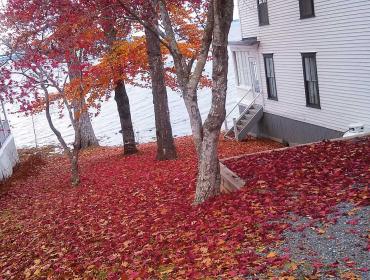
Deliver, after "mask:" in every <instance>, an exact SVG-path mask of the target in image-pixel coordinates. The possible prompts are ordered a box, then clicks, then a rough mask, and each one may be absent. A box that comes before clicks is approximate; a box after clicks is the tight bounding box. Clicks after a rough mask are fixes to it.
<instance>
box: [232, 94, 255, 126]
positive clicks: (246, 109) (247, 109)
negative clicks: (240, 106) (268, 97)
mask: <svg viewBox="0 0 370 280" xmlns="http://www.w3.org/2000/svg"><path fill="white" fill-rule="evenodd" d="M260 96H261V93H257V95H256V96H255V97H254V98H253V100H252V101H251V103H249V105H248V106H247V107H246V108H245V109H244V111H243V112H242V113H241V114H240V116H239V118H237V119H234V128H235V126H236V124H237V123H238V122H239V121H240V119H242V118H243V117H244V115H245V114H246V113H247V112H248V111H249V109H250V108H251V107H252V106H253V105H254V104H255V103H256V100H257V99H258V98H259V97H260Z"/></svg>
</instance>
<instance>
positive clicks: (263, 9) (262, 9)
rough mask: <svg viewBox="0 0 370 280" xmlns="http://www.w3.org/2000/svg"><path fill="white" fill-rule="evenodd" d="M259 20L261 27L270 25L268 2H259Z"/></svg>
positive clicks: (263, 0)
mask: <svg viewBox="0 0 370 280" xmlns="http://www.w3.org/2000/svg"><path fill="white" fill-rule="evenodd" d="M257 8H258V20H259V23H260V25H268V24H269V11H268V8H267V0H257Z"/></svg>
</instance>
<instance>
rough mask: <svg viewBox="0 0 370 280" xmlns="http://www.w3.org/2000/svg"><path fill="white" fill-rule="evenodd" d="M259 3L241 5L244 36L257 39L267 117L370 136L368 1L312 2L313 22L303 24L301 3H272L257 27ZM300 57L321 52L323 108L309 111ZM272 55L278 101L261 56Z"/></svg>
mask: <svg viewBox="0 0 370 280" xmlns="http://www.w3.org/2000/svg"><path fill="white" fill-rule="evenodd" d="M256 3H257V1H256V0H239V5H240V6H239V9H240V11H239V12H240V18H241V24H242V37H243V38H247V37H253V36H257V40H258V41H260V45H259V48H258V59H259V61H260V63H259V65H260V66H261V67H260V69H259V70H260V76H261V78H262V88H263V94H264V102H265V112H266V113H267V114H273V115H278V116H281V117H284V118H289V119H292V120H296V121H299V122H303V123H310V124H313V125H315V126H321V127H325V128H328V129H330V130H333V131H341V132H344V131H346V130H347V129H348V125H349V124H350V123H354V122H361V123H364V124H365V129H366V130H368V131H370V1H369V0H351V1H348V0H330V1H328V0H314V5H315V15H316V16H315V17H313V18H308V19H302V20H301V19H300V14H299V1H298V0H268V10H269V21H270V24H269V25H266V26H261V27H260V26H258V14H257V7H256V6H257V5H256ZM302 52H316V53H317V57H316V59H317V71H318V81H319V92H320V103H321V109H315V108H310V107H307V106H306V98H305V90H304V82H303V69H302V58H301V53H302ZM264 53H273V54H274V64H275V76H276V85H277V94H278V101H273V100H268V99H267V94H266V90H265V89H266V81H265V73H264V63H263V54H264Z"/></svg>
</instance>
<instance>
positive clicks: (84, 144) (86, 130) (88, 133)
mask: <svg viewBox="0 0 370 280" xmlns="http://www.w3.org/2000/svg"><path fill="white" fill-rule="evenodd" d="M82 98H83V97H82ZM82 103H83V104H84V103H85V102H84V100H83V102H82ZM80 125H81V149H85V148H88V147H93V146H99V141H98V139H97V138H96V136H95V133H94V129H93V127H92V124H91V119H90V116H89V112H88V111H87V110H83V111H82V113H81V116H80Z"/></svg>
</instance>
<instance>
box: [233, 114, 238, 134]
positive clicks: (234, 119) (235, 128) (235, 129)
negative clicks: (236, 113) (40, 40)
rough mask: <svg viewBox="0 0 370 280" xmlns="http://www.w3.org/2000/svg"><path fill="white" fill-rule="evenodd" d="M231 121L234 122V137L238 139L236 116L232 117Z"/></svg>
mask: <svg viewBox="0 0 370 280" xmlns="http://www.w3.org/2000/svg"><path fill="white" fill-rule="evenodd" d="M233 123H234V136H235V139H238V128H237V126H236V123H237V122H236V118H233Z"/></svg>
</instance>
